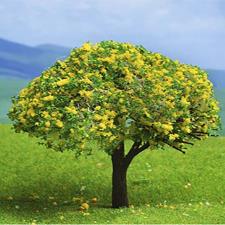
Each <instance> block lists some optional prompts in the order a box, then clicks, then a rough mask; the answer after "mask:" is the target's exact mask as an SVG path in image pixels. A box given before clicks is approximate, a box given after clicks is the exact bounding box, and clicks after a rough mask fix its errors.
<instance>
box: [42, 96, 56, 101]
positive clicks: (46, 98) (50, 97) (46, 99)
mask: <svg viewBox="0 0 225 225" xmlns="http://www.w3.org/2000/svg"><path fill="white" fill-rule="evenodd" d="M52 100H54V96H52V95H48V96H46V97H44V98H43V101H46V102H47V101H52Z"/></svg>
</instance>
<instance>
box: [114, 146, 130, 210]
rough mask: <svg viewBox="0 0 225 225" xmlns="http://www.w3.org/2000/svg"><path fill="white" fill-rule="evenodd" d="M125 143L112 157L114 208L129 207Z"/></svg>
mask: <svg viewBox="0 0 225 225" xmlns="http://www.w3.org/2000/svg"><path fill="white" fill-rule="evenodd" d="M124 154H125V153H124V143H121V144H120V145H119V147H118V149H116V150H115V151H114V152H113V155H112V165H113V174H112V207H113V208H119V207H128V205H129V204H128V197H127V180H126V174H127V166H125V163H124Z"/></svg>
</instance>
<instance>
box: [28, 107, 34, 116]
mask: <svg viewBox="0 0 225 225" xmlns="http://www.w3.org/2000/svg"><path fill="white" fill-rule="evenodd" d="M27 115H28V116H31V117H34V116H35V115H36V113H35V111H34V109H33V108H30V109H28V110H27Z"/></svg>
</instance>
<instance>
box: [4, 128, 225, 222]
mask: <svg viewBox="0 0 225 225" xmlns="http://www.w3.org/2000/svg"><path fill="white" fill-rule="evenodd" d="M0 137H1V139H0V171H1V176H0V187H1V188H0V223H31V222H32V221H33V222H36V223H67V224H68V223H111V224H112V223H192V224H193V223H208V224H210V223H214V224H215V223H225V214H224V211H225V203H224V201H225V188H224V174H225V164H224V160H225V137H214V138H209V139H207V140H205V141H202V142H196V144H195V146H194V147H190V148H189V149H188V151H187V154H186V155H183V154H181V153H179V152H177V151H175V150H173V149H170V148H168V149H166V150H165V151H164V150H154V151H151V152H150V151H149V152H148V151H146V152H143V153H142V154H140V156H138V157H137V158H136V159H135V160H134V161H133V163H132V165H131V167H130V168H129V172H128V190H129V197H130V203H131V204H132V207H131V208H129V209H111V208H110V204H111V173H112V171H111V162H110V157H109V156H108V155H106V154H105V153H102V152H101V151H97V150H96V151H95V152H94V154H93V155H92V156H90V157H88V158H84V157H81V158H80V159H75V158H74V155H73V152H64V153H58V152H54V151H52V150H49V149H48V150H46V149H45V148H44V147H43V146H39V145H38V144H37V143H36V142H37V140H35V139H33V138H29V137H28V136H27V135H25V134H15V133H14V132H13V131H11V130H10V127H9V126H8V125H0ZM127 145H129V143H127ZM93 197H97V199H98V201H97V203H96V204H94V203H91V199H92V198H93ZM86 201H87V202H88V203H89V204H90V208H89V210H87V211H83V212H81V211H79V207H80V204H81V202H86Z"/></svg>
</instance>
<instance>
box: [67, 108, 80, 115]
mask: <svg viewBox="0 0 225 225" xmlns="http://www.w3.org/2000/svg"><path fill="white" fill-rule="evenodd" d="M65 110H66V111H67V112H68V113H72V114H75V115H76V114H77V113H78V112H77V110H76V108H75V107H74V106H71V107H68V106H66V107H65Z"/></svg>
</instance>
